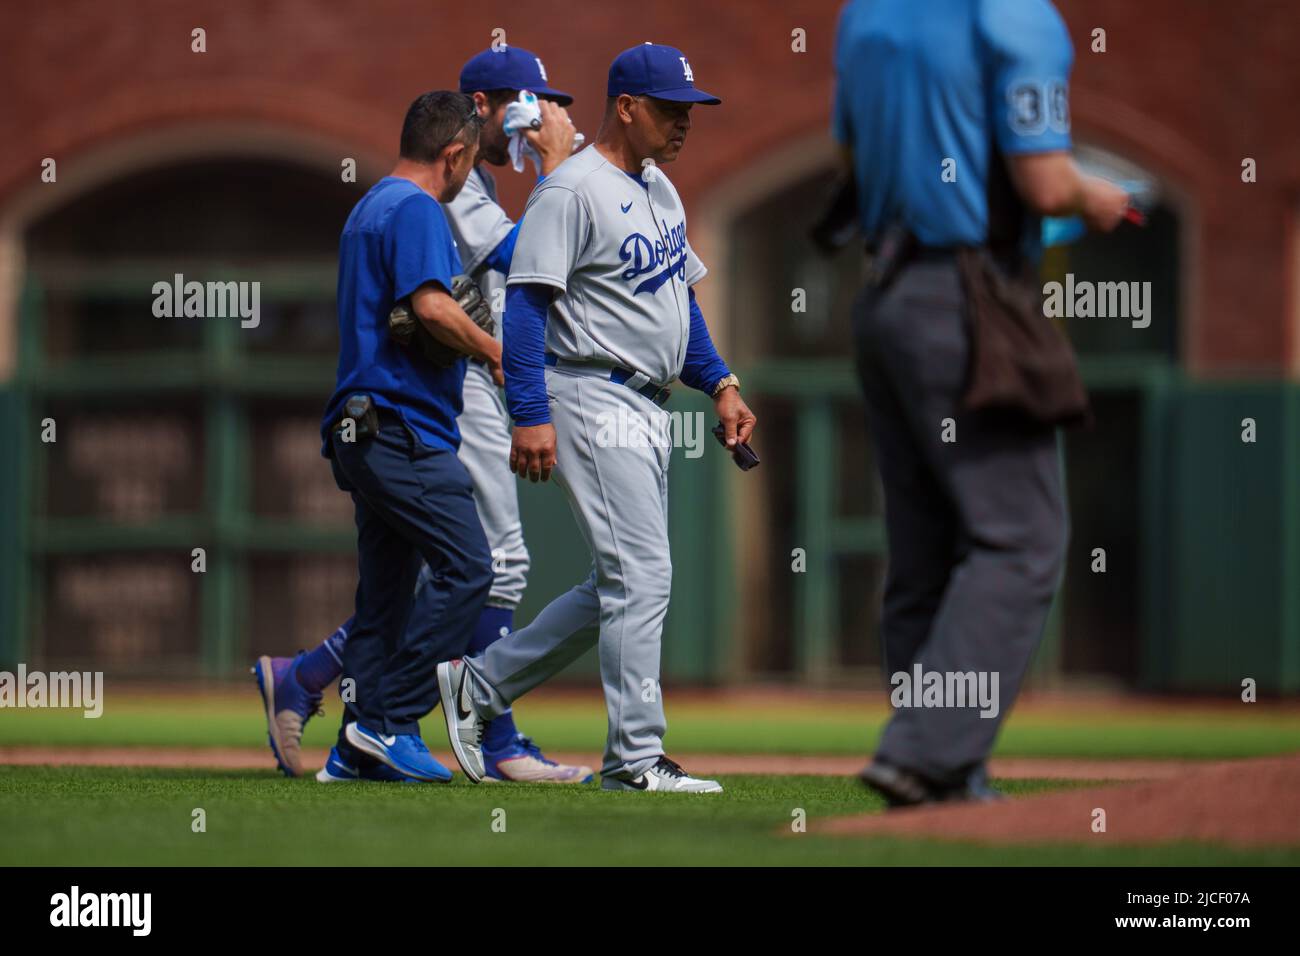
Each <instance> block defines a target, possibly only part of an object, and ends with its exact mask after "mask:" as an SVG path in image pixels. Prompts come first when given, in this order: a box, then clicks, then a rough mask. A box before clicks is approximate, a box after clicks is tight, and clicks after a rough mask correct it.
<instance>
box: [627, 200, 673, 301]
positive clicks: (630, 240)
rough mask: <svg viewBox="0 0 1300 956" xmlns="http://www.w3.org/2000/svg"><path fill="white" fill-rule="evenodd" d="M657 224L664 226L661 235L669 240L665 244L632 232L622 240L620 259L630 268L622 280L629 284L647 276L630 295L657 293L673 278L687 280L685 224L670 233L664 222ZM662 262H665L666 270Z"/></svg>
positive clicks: (660, 240)
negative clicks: (666, 262)
mask: <svg viewBox="0 0 1300 956" xmlns="http://www.w3.org/2000/svg"><path fill="white" fill-rule="evenodd" d="M660 224H661V225H662V226H663V233H662V234H663V235H665V236H667V237H668V241H667V244H665V243H664V240H663V239H661V238H656V239H654V240H651V239H650V238H649V237H647V236H643V235H641V233H639V232H634V233H632V235H630V236H628V237H627V238H626V239H624V240H623V245H622V246H621V247H619V250H618V254H619V258H621V259H622V260H623V261H624V262H627V263H629V264H630V265H629V268H628V269H626V270H625V271H624V272H623V278H624V279H626V280H628V281H629V282H630V281H632V280H634V279H636V278H638V277H639V276H643V275H648V276H649V278H648V279H646V280H645V281H644V282H640V283H638V284H637V286H636V288H634V289H633V290H632V294H633V295H640V294H641V293H642V292H651V293H653V292H656V291H657V290H658V289H659V287H660V286H661V285H663V284H664V283H665V282H667V281H668V280H669V279H671V278H672V277H673V276H674V275H676V276H677V278H679V279H683V280H684V279H685V278H686V220H684V219H683V220H682V221H681V222H679V223H678V224H677V225H675V226H673V227H672V228H671V229H669V228H668V223H667V222H663V221H662V220H661V221H660ZM665 260H667V261H668V264H667V265H666V266H665V265H664V261H665ZM661 267H662V268H661ZM656 270H658V271H656Z"/></svg>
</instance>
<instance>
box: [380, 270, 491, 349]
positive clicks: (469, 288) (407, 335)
mask: <svg viewBox="0 0 1300 956" xmlns="http://www.w3.org/2000/svg"><path fill="white" fill-rule="evenodd" d="M451 297H452V298H453V299H455V300H456V304H457V305H459V306H460V307H461V308H462V309H463V310H464V311H465V314H466V315H468V316H469V317H470V321H472V322H473V323H474V324H475V325H477V326H478V327H479V328H480V329H482V330H483V331H484V332H486V333H487V334H488V335H492V336H495V335H496V331H497V323H496V320H495V319H494V318H492V309H491V308H490V307H489V306H488V303H487V299H485V298H483V292H482V290H480V289H479V287H478V283H477V282H475V281H474V280H473V279H471V278H470V277H469V276H467V275H458V276H455V277H454V278H453V279H452V280H451ZM388 335H389V337H390V338H391V339H392V340H393V341H394V342H396V343H397V344H398V345H401V346H403V347H405V348H418V349H419V350H420V352H421V354H422V355H424V357H425V358H426V359H428V360H429V361H430V362H432V363H433V364H434V365H437V366H438V367H439V368H447V367H449V366H451V365H453V364H454V363H455V362H456V361H458V360H459V359H462V358H464V357H465V354H464V353H463V352H458V351H456V350H455V349H454V348H452V347H451V346H450V345H444V344H443V343H441V342H439V341H438V340H437V339H435V338H434V337H433V335H432V334H431V333H430V332H429V330H428V329H426V328H425V327H424V323H423V322H421V321H420V319H419V317H417V316H416V314H415V312H414V311H412V309H411V303H410V300H409V299H402V300H401V301H400V302H398V303H397V304H396V305H395V306H393V311H392V312H390V313H388Z"/></svg>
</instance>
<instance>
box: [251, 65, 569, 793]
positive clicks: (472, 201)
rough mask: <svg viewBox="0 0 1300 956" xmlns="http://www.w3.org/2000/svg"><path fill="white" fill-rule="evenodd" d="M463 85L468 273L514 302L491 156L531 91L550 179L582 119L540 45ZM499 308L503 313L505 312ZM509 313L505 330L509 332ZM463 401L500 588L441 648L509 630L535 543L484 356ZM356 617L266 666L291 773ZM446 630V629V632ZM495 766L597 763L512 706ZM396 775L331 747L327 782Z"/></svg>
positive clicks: (428, 612) (468, 458)
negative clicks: (475, 139) (577, 757)
mask: <svg viewBox="0 0 1300 956" xmlns="http://www.w3.org/2000/svg"><path fill="white" fill-rule="evenodd" d="M460 89H461V92H463V93H466V94H469V95H471V96H472V97H473V99H474V103H475V106H476V108H477V110H478V113H479V115H480V116H481V117H482V118H483V121H484V126H483V128H482V131H481V133H480V136H479V152H478V158H479V160H480V161H481V162H479V163H477V164H476V165H475V166H474V169H473V171H472V172H471V173H470V174H469V177H468V178H467V179H466V181H465V184H464V186H463V188H462V189H461V190H460V192H459V194H457V195H456V197H455V198H454V199H453V200H452V201H450V202H449V203H447V204H445V205H444V207H443V209H444V211H445V213H446V219H447V223H448V225H449V226H450V227H451V234H452V236H453V237H454V238H455V242H456V246H457V250H458V252H459V255H460V259H461V264H462V268H463V270H464V272H465V273H466V274H467V275H469V276H471V277H472V278H473V279H474V280H475V281H476V282H477V283H478V285H479V287H480V289H481V290H482V292H483V295H484V296H485V298H486V299H487V300H488V302H489V303H491V304H492V307H493V309H494V311H496V310H499V309H500V308H501V304H502V303H503V301H504V287H505V276H506V273H507V272H508V271H509V269H510V260H511V255H512V253H513V250H514V246H515V241H516V236H517V235H518V230H519V226H518V224H517V223H513V222H511V221H510V218H509V217H508V216H507V215H506V213H505V210H503V209H502V208H501V206H500V205H499V204H498V203H497V201H496V184H495V182H494V180H493V178H492V175H491V174H490V173H489V172H487V170H486V169H484V167H483V164H482V163H483V162H486V163H489V164H491V165H493V166H503V165H505V164H506V163H507V162H508V161H509V160H510V152H511V150H510V145H511V143H510V140H511V137H510V136H509V135H508V134H507V133H506V131H505V129H504V128H503V121H504V119H505V117H506V115H507V110H508V109H509V107H510V105H511V104H512V103H514V102H515V101H516V100H517V99H518V98H519V93H520V91H521V90H528V91H530V92H531V93H533V94H535V95H536V97H537V98H538V101H539V102H538V104H537V105H538V107H539V110H540V120H541V122H540V128H537V129H526V130H525V131H524V132H522V133H521V134H519V135H520V136H521V137H522V139H523V142H524V143H526V144H527V145H528V146H530V147H531V148H532V149H533V150H535V151H536V154H537V165H538V167H539V172H540V174H541V177H542V178H543V179H544V178H545V177H546V176H547V175H548V174H549V173H551V172H552V171H553V170H554V169H555V167H557V166H558V165H559V164H560V163H561V162H563V161H564V160H565V159H567V158H568V157H569V155H570V154H571V152H572V150H573V143H574V133H575V131H574V128H573V125H572V124H571V123H570V121H569V118H568V114H567V112H566V111H565V110H564V107H565V106H567V105H568V104H569V103H571V102H572V101H573V98H572V97H571V96H569V94H567V93H564V92H561V91H560V90H556V89H553V88H552V87H551V86H550V85H549V83H548V80H547V76H546V69H545V66H544V65H543V64H542V61H541V60H540V59H539V58H538V57H537V56H535V55H534V54H533V53H531V52H529V51H528V50H524V49H521V48H518V47H502V48H501V49H499V50H485V51H483V52H482V53H479V54H478V55H476V56H474V57H472V58H471V59H470V60H469V61H468V62H466V64H465V66H464V67H463V69H462V70H461V75H460ZM498 317H499V313H498ZM499 329H500V323H499V322H498V339H499V338H500V331H499ZM462 400H463V411H461V413H460V415H459V417H458V418H457V426H458V428H459V431H460V447H459V451H458V452H457V457H458V458H459V460H460V462H461V464H462V465H463V466H464V467H465V470H466V471H467V472H468V473H469V476H470V479H471V481H472V483H473V493H474V503H475V506H476V508H477V511H478V515H479V519H480V521H481V522H482V526H483V531H484V533H485V535H486V537H487V541H488V544H489V547H490V549H491V554H492V564H493V572H494V573H493V578H492V588H491V591H490V593H489V595H488V598H487V603H486V605H485V606H484V607H483V609H482V611H481V612H480V614H479V617H478V621H477V625H476V627H475V629H474V633H473V637H472V639H471V641H470V643H469V646H468V648H466V647H465V646H464V645H463V644H461V645H446V646H441V648H440V649H441V653H442V657H441V659H446V658H450V657H453V656H456V655H459V654H463V653H467V652H468V653H474V652H476V651H480V650H483V649H484V648H486V647H488V646H489V645H490V644H492V643H493V642H494V641H497V640H499V639H500V638H502V637H503V636H505V635H508V634H509V633H510V632H511V630H512V629H513V626H514V610H515V608H516V607H517V606H518V604H519V602H520V600H521V599H522V597H523V593H524V588H525V585H526V579H527V574H528V563H529V558H528V551H527V548H526V547H525V544H524V534H523V526H522V524H521V522H520V517H519V501H518V497H517V493H516V489H515V485H514V479H513V475H512V474H511V473H510V472H509V471H507V470H506V468H505V462H506V460H507V459H508V457H509V454H510V422H509V419H508V418H507V416H506V411H505V407H504V405H503V404H502V401H501V397H500V393H499V392H498V390H497V386H496V383H495V382H494V381H493V379H492V375H491V374H490V372H489V371H488V368H487V366H485V365H483V364H481V363H470V364H469V365H468V367H467V369H466V373H465V381H464V390H463V394H462ZM431 583H432V582H431V575H430V572H429V569H428V568H427V567H425V568H424V569H423V570H422V571H421V574H420V577H419V583H418V585H417V587H416V590H415V602H414V605H413V608H412V612H411V616H410V622H409V625H408V629H409V630H410V631H412V632H418V631H419V630H420V629H422V628H427V626H428V622H429V621H430V620H431V619H432V618H433V616H434V614H435V611H436V608H434V607H432V606H431V602H432V601H433V599H434V598H435V596H436V594H437V591H436V589H435V588H433V587H432V586H431ZM354 626H355V619H352V620H349V621H347V622H346V623H345V624H343V625H341V626H340V627H339V628H338V630H337V631H335V633H334V634H333V635H331V636H330V637H329V638H328V639H327V640H326V641H325V642H324V643H322V644H321V645H320V646H319V647H317V648H316V649H315V650H313V651H311V652H307V653H302V654H299V655H298V656H297V657H296V658H287V657H281V658H273V657H267V656H264V657H262V658H261V659H260V660H259V661H258V663H257V666H256V667H255V669H254V670H255V673H256V675H257V679H258V685H259V687H260V688H261V691H262V696H263V702H264V705H265V710H266V719H267V727H268V739H269V741H270V745H271V749H272V752H273V754H274V755H275V757H276V761H277V764H278V765H279V766H280V768H281V770H283V771H284V772H285V773H286V774H288V775H289V776H296V775H298V774H300V773H301V772H302V770H303V767H302V759H301V754H300V741H301V739H302V731H303V728H304V727H305V726H306V723H307V721H308V720H309V719H310V717H311V716H312V714H313V713H314V712H315V711H316V710H317V708H318V707H319V705H320V701H321V692H322V691H323V689H324V688H325V687H326V686H328V685H329V684H330V683H331V682H333V681H334V680H335V679H337V677H338V676H339V671H340V668H341V661H342V657H343V648H344V646H345V643H346V641H347V640H348V636H349V634H351V633H352V631H353V628H354ZM435 639H436V638H435ZM484 754H485V760H486V773H487V775H488V776H489V777H491V778H494V779H500V780H517V781H533V782H547V783H584V782H588V781H590V780H591V779H592V770H591V768H590V767H582V766H567V765H564V764H558V763H556V762H554V761H551V760H548V759H547V758H546V757H545V755H544V754H543V753H542V751H541V750H540V749H539V748H538V747H537V745H536V744H534V743H533V741H532V740H531V739H530V738H529V737H527V736H525V735H523V734H521V733H520V732H519V731H518V730H517V729H516V728H515V725H514V720H513V715H512V714H511V713H510V711H509V710H507V711H505V712H503V713H501V714H500V715H499V716H498V717H497V718H496V719H495V720H494V721H493V722H492V724H491V725H490V726H489V727H488V728H487V729H486V731H485V736H484ZM393 776H394V775H393V774H392V773H391V772H390V770H389V768H388V767H386V766H384V765H383V764H381V763H379V762H378V761H373V760H368V759H366V757H365V756H364V755H362V754H358V753H356V752H355V750H354V749H353V748H350V747H349V746H348V745H347V743H346V740H340V744H339V746H338V747H336V748H335V750H334V751H333V752H332V753H331V754H330V756H329V759H328V761H327V763H326V766H325V767H324V768H323V769H322V770H321V771H320V772H319V773H318V774H317V779H318V780H321V781H323V782H333V781H336V780H350V779H358V778H360V779H380V780H383V779H389V778H391V777H393Z"/></svg>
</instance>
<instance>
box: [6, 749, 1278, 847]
mask: <svg viewBox="0 0 1300 956" xmlns="http://www.w3.org/2000/svg"><path fill="white" fill-rule="evenodd" d="M723 782H724V784H725V785H726V787H727V792H726V793H725V794H722V795H720V796H718V797H690V796H677V795H670V794H620V793H605V792H602V791H601V790H600V789H599V788H597V787H594V786H588V787H583V788H579V789H574V788H563V789H562V788H545V787H530V786H525V785H519V784H494V785H491V786H480V787H474V786H472V785H470V784H468V783H464V782H460V780H459V778H458V782H453V783H451V784H447V785H406V784H371V785H367V784H360V783H357V784H338V785H334V786H321V785H319V784H316V783H314V782H313V781H311V780H283V779H279V778H278V777H277V776H276V775H275V774H274V773H273V772H271V771H267V772H242V773H241V772H234V771H208V772H204V771H196V770H136V769H112V770H95V769H88V768H58V769H55V768H46V767H19V768H9V769H6V770H5V771H4V772H3V773H0V832H2V833H4V834H5V838H4V840H3V841H0V864H4V865H12V864H59V865H69V866H87V865H103V864H108V863H112V864H119V865H142V864H151V865H197V866H212V865H265V864H276V865H302V866H337V865H343V864H347V865H358V866H361V865H384V866H403V865H411V866H448V865H456V866H463V865H466V864H471V865H479V866H500V865H518V864H523V865H554V864H579V865H581V864H593V865H670V866H672V865H678V866H680V865H699V864H704V865H733V864H743V865H826V864H829V865H845V864H909V865H932V864H948V865H953V864H956V865H966V864H970V865H1004V864H1012V865H1058V864H1060V865H1065V864H1069V865H1092V864H1104V865H1133V864H1148V865H1163V864H1181V865H1216V866H1218V865H1234V864H1277V865H1296V864H1297V863H1300V849H1293V850H1269V851H1264V852H1258V851H1256V852H1251V853H1245V852H1238V851H1231V850H1226V849H1222V848H1217V847H1206V846H1194V845H1187V846H1169V847H1161V848H1155V849H1142V848H1108V849H1099V848H1095V847H1087V846H1084V847H1073V846H1045V847H1033V848H1023V847H1017V848H1000V847H982V846H973V845H962V844H948V843H940V842H930V841H902V840H892V839H890V840H886V839H856V838H853V839H849V838H843V837H823V836H817V835H815V834H814V833H801V834H795V833H793V832H792V830H791V823H792V821H793V816H792V814H793V812H794V811H795V809H796V808H802V809H803V810H805V811H806V812H807V818H808V820H809V821H810V822H811V823H812V824H814V827H815V824H816V821H817V820H819V819H825V818H827V817H830V816H835V815H841V814H853V813H861V812H863V811H864V810H868V809H878V808H879V807H880V803H879V801H877V800H876V799H875V798H873V797H871V796H869V795H867V794H865V793H864V792H863V791H862V790H861V789H860V788H859V787H858V786H857V785H856V784H855V783H854V782H853V781H851V780H845V779H835V778H825V777H803V776H790V777H776V778H772V777H747V776H733V777H726V778H724V781H723ZM1055 785H1059V784H1055ZM1046 786H1047V784H1044V783H1041V782H1034V781H1023V782H1011V783H1008V784H1007V785H1006V789H1007V790H1008V791H1009V792H1010V793H1013V794H1023V793H1028V792H1031V791H1034V790H1041V789H1044V788H1045V787H1046ZM195 808H202V809H203V810H204V811H205V812H206V823H207V831H206V832H204V833H194V832H192V830H191V821H192V819H193V816H192V814H193V811H194V809H195ZM501 812H504V817H503V818H502V816H501ZM502 819H504V824H505V831H504V832H495V831H494V830H493V823H494V821H496V820H502Z"/></svg>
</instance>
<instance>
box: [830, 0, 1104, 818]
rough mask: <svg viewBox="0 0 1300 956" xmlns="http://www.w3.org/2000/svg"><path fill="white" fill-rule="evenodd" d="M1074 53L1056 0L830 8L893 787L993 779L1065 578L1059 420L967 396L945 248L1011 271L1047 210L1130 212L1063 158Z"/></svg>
mask: <svg viewBox="0 0 1300 956" xmlns="http://www.w3.org/2000/svg"><path fill="white" fill-rule="evenodd" d="M922 7H923V8H924V9H921V8H922ZM1072 59H1073V52H1072V48H1071V44H1070V40H1069V36H1068V34H1067V33H1066V29H1065V26H1064V24H1063V23H1062V21H1061V19H1060V17H1059V15H1058V14H1057V12H1056V10H1055V9H1053V7H1052V6H1051V4H1050V3H1048V2H1047V0H927V2H926V3H924V4H917V3H915V2H914V0H853V2H851V3H849V4H848V5H847V6H846V7H845V8H844V10H843V12H842V14H841V18H840V23H839V28H838V33H837V37H836V48H835V71H836V87H835V102H834V107H833V133H834V136H835V139H836V140H837V141H838V143H839V144H840V146H841V149H842V153H843V158H844V162H845V165H846V168H847V169H848V170H850V171H851V172H852V175H853V179H854V181H855V182H856V186H857V194H858V210H857V211H858V215H859V217H860V221H861V225H862V228H863V231H864V232H865V234H866V236H867V239H868V249H869V251H870V252H872V253H873V254H874V257H873V260H872V261H873V268H872V269H870V270H869V279H868V282H867V285H866V287H865V288H864V289H863V291H862V292H861V294H860V295H859V296H858V298H857V300H856V301H855V304H854V312H853V325H854V337H855V343H856V345H855V347H856V353H857V354H856V360H857V365H858V371H859V376H860V378H861V384H862V389H863V392H864V396H865V400H866V408H867V420H868V425H869V428H870V431H871V439H872V442H873V445H874V448H875V452H876V457H877V461H878V462H879V466H880V472H881V478H882V481H883V484H884V489H885V522H886V528H887V531H888V538H889V567H888V573H887V577H886V583H885V595H884V607H883V612H882V618H881V631H880V633H881V641H882V645H883V649H884V659H885V671H886V673H887V674H888V675H889V676H890V681H891V684H892V685H893V691H894V693H892V694H891V700H892V701H893V703H894V705H895V710H894V714H893V717H892V719H891V720H890V721H889V724H888V726H887V727H886V728H885V731H884V734H883V736H882V737H881V740H880V744H879V748H878V749H877V751H876V754H875V758H874V760H873V761H872V763H871V764H870V765H869V766H868V767H867V768H866V769H864V770H863V772H862V779H863V780H864V782H865V783H867V784H868V785H869V786H871V787H873V788H874V789H876V790H877V791H878V792H880V793H882V794H883V795H884V796H885V798H886V799H887V801H888V802H889V803H890V804H891V805H895V806H898V805H909V804H919V803H928V802H933V801H939V800H954V799H956V800H961V799H977V800H978V799H992V798H994V797H995V796H996V794H995V793H994V792H993V791H992V790H990V789H989V787H988V785H987V783H986V779H985V771H984V765H985V760H986V759H987V757H988V754H989V752H990V750H991V749H992V746H993V742H994V738H995V737H996V735H997V731H998V727H999V725H1000V723H1001V719H1002V717H1003V716H1005V714H1006V713H1007V711H1008V710H1009V709H1010V706H1011V703H1012V701H1013V700H1014V699H1015V696H1016V693H1017V692H1018V690H1019V688H1020V685H1021V682H1022V680H1023V678H1024V675H1025V671H1026V669H1027V667H1028V664H1029V661H1030V658H1031V656H1032V654H1033V652H1034V648H1035V647H1036V646H1037V644H1038V641H1039V638H1040V636H1041V634H1042V631H1043V626H1044V623H1045V621H1046V617H1047V613H1048V609H1049V606H1050V605H1051V602H1052V598H1053V595H1054V594H1055V592H1056V589H1057V587H1058V585H1059V581H1060V577H1061V572H1062V566H1063V562H1064V555H1065V545H1066V539H1067V536H1068V531H1067V526H1068V515H1067V510H1066V500H1065V493H1064V489H1063V483H1062V475H1061V466H1060V459H1059V456H1058V451H1057V439H1056V430H1055V428H1054V427H1053V426H1051V425H1050V424H1042V423H1036V422H1034V421H1033V420H1031V419H1028V418H1024V417H1017V416H1014V415H1007V414H997V413H996V412H995V411H990V410H982V411H971V410H969V409H968V408H966V407H965V405H964V404H963V394H964V390H965V385H966V383H967V377H968V374H969V373H970V367H971V362H972V358H973V356H972V352H971V336H970V330H969V327H968V325H967V323H966V321H965V318H964V314H965V309H966V293H965V290H964V287H963V282H962V271H961V270H960V269H959V266H958V250H959V249H961V248H962V247H966V248H968V249H969V248H971V247H984V248H986V249H988V250H989V251H990V253H991V254H992V257H993V258H994V259H995V260H996V262H997V263H999V267H1000V268H1005V270H1006V274H1007V275H1008V276H1011V275H1014V274H1017V273H1018V272H1020V273H1022V274H1023V272H1024V267H1025V265H1026V263H1027V262H1028V263H1029V264H1032V263H1033V262H1034V261H1035V260H1036V258H1037V256H1038V254H1039V249H1038V241H1037V236H1038V232H1039V219H1038V217H1039V216H1042V215H1056V216H1070V215H1079V216H1082V217H1083V218H1084V220H1085V221H1086V222H1087V223H1088V224H1089V225H1090V226H1091V227H1092V228H1094V229H1099V230H1109V229H1113V228H1114V227H1115V225H1116V224H1117V223H1118V222H1119V220H1120V218H1121V217H1122V216H1123V213H1124V209H1125V206H1126V203H1127V196H1126V195H1125V194H1124V192H1123V191H1122V190H1120V189H1118V188H1116V187H1114V186H1111V185H1110V184H1108V183H1105V182H1103V181H1101V180H1097V179H1092V178H1089V177H1085V176H1083V175H1081V174H1080V172H1079V170H1078V168H1077V167H1076V166H1075V164H1074V162H1073V160H1072V159H1071V157H1070V152H1069V150H1070V145H1071V144H1070V114H1069V95H1068V82H1069V74H1070V66H1071V63H1072ZM1043 321H1044V322H1046V321H1048V320H1046V319H1043ZM903 675H905V678H904V676H903ZM931 675H937V677H935V676H931ZM967 676H969V677H970V678H971V680H972V681H973V682H966V683H962V682H963V681H964V680H965V678H966V677H967ZM936 679H937V680H941V681H942V682H943V684H942V685H940V686H942V687H945V688H954V687H956V686H958V684H961V686H963V687H964V688H967V689H969V690H971V691H972V693H970V694H969V698H970V699H967V700H965V701H962V700H961V699H960V698H959V697H956V695H952V697H953V698H954V699H949V698H947V697H945V699H943V701H942V705H941V706H935V702H934V701H933V699H932V698H929V697H923V695H922V693H921V689H922V688H921V687H919V686H916V685H917V684H918V681H919V682H921V683H924V682H927V681H934V680H936ZM976 687H979V688H982V689H984V690H985V691H986V694H985V695H983V698H984V699H982V700H981V699H979V698H980V697H981V695H980V694H978V693H976V692H975V688H976Z"/></svg>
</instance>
